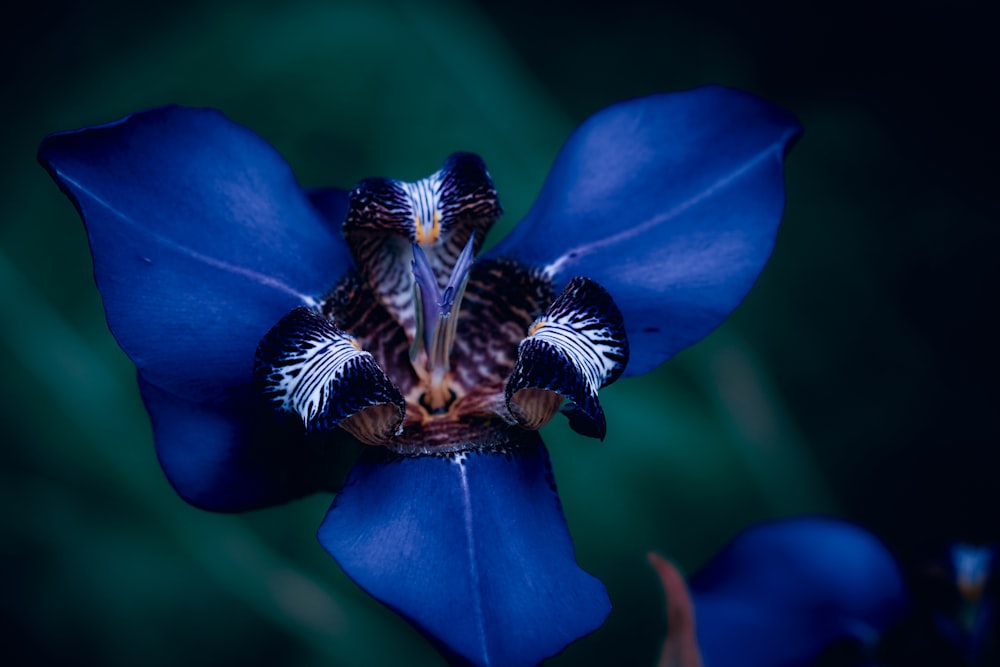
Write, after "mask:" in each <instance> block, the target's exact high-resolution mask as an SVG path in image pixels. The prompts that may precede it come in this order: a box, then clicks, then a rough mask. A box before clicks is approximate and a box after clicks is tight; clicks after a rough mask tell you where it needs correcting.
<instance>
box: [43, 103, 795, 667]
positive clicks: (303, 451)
mask: <svg viewBox="0 0 1000 667" xmlns="http://www.w3.org/2000/svg"><path fill="white" fill-rule="evenodd" d="M798 132H799V128H798V124H797V123H796V122H795V120H794V119H793V118H792V117H791V116H790V115H789V114H788V113H786V112H785V111H783V110H781V109H778V108H776V107H774V106H771V105H769V104H767V103H765V102H762V101H760V100H758V99H756V98H753V97H751V96H749V95H746V94H743V93H740V92H737V91H734V90H729V89H725V88H720V87H709V88H702V89H698V90H693V91H689V92H685V93H679V94H673V95H656V96H652V97H647V98H642V99H638V100H634V101H631V102H626V103H622V104H618V105H616V106H613V107H610V108H608V109H606V110H604V111H602V112H600V113H598V114H597V115H595V116H593V117H592V118H590V119H589V120H588V121H586V122H585V123H584V124H583V125H582V126H581V127H580V128H579V129H577V130H576V132H575V133H574V134H573V135H572V136H571V137H570V138H569V140H568V141H567V143H566V145H565V146H564V148H563V150H562V152H561V153H560V155H559V156H558V158H557V160H556V162H555V165H554V166H553V168H552V171H551V173H550V174H549V177H548V179H547V181H546V183H545V185H544V187H543V189H542V192H541V194H540V196H539V198H538V200H537V202H536V203H535V205H534V207H533V208H532V209H531V210H530V212H529V213H528V215H527V216H526V218H525V219H524V220H523V221H522V222H521V223H520V224H519V225H518V226H517V228H516V229H515V231H514V232H513V233H512V234H510V235H509V236H508V237H507V238H506V239H504V240H503V241H502V242H501V243H500V244H498V245H497V246H496V247H495V248H494V249H493V250H491V251H490V252H489V253H486V254H485V255H483V256H477V253H478V251H479V249H480V246H481V244H482V242H483V239H484V238H485V236H486V233H487V232H488V230H489V228H490V226H491V225H492V224H493V223H494V222H495V221H496V219H497V218H498V217H499V216H500V214H501V207H500V203H499V200H498V198H497V193H496V190H495V188H494V186H493V183H492V181H491V179H490V176H489V173H488V172H487V170H486V168H485V166H484V164H483V162H482V160H480V159H479V158H478V157H477V156H474V155H470V154H464V153H458V154H455V155H453V156H451V157H449V158H448V159H447V160H446V161H445V162H444V164H443V165H442V167H441V168H440V169H439V170H438V171H437V172H435V173H434V174H432V175H431V176H429V177H427V178H425V179H422V180H420V181H417V182H414V183H405V182H401V181H397V180H392V179H385V178H369V179H365V180H363V181H361V182H360V183H359V184H358V185H357V186H356V187H355V188H354V189H352V190H351V191H350V192H344V191H341V190H335V189H328V190H318V191H311V192H306V191H303V190H302V189H301V188H300V187H299V186H298V184H297V183H296V181H295V179H294V177H293V176H292V173H291V170H290V169H289V167H288V165H287V164H286V163H285V162H284V161H283V160H282V159H281V158H280V157H279V156H278V155H277V154H276V153H275V152H274V150H273V149H272V148H271V147H270V146H268V145H267V144H266V143H265V142H264V141H262V140H261V139H260V138H259V137H257V136H256V135H254V134H253V133H252V132H250V131H249V130H247V129H245V128H243V127H240V126H238V125H235V124H233V123H232V122H230V121H229V120H227V119H226V118H225V117H224V116H223V115H222V114H220V113H218V112H216V111H211V110H200V109H187V108H179V107H167V108H161V109H154V110H151V111H146V112H142V113H137V114H134V115H132V116H129V117H127V118H125V119H123V120H120V121H117V122H114V123H110V124H108V125H104V126H100V127H94V128H90V129H85V130H80V131H75V132H67V133H62V134H57V135H53V136H51V137H49V138H48V139H46V140H45V142H44V143H43V145H42V147H41V149H40V152H39V159H40V160H41V162H42V164H43V165H44V166H45V167H46V168H47V169H48V170H49V172H50V173H51V175H52V176H53V178H54V179H55V180H56V181H57V182H58V183H59V185H60V186H61V187H62V189H63V190H64V191H65V192H66V193H67V194H68V195H69V197H70V198H71V199H72V200H73V202H74V203H75V205H76V206H77V208H78V209H79V211H80V214H81V216H82V217H83V219H84V222H85V224H86V227H87V232H88V235H89V238H90V244H91V250H92V254H93V258H94V272H95V278H96V281H97V286H98V288H99V290H100V292H101V294H102V295H103V297H104V306H105V310H106V313H107V318H108V324H109V326H110V328H111V331H112V332H113V333H114V335H115V337H116V338H117V340H118V342H119V344H120V345H121V347H122V348H123V349H124V350H125V352H126V353H127V354H128V356H129V357H130V358H131V359H132V361H133V362H135V365H136V368H137V370H138V382H139V387H140V390H141V393H142V397H143V400H144V401H145V405H146V408H147V410H148V412H149V415H150V419H151V421H152V424H153V431H154V438H155V442H156V450H157V454H158V456H159V459H160V462H161V464H162V466H163V469H164V471H165V472H166V474H167V477H168V478H169V480H170V482H171V484H172V485H173V486H174V488H175V489H176V490H177V492H178V493H179V494H180V495H181V496H182V497H183V498H184V499H185V500H187V501H188V502H190V503H192V504H194V505H197V506H199V507H202V508H205V509H209V510H216V511H238V510H245V509H249V508H254V507H261V506H266V505H272V504H275V503H281V502H284V501H287V500H289V499H292V498H296V497H299V496H303V495H305V494H309V493H313V492H317V491H324V490H326V491H337V492H338V493H337V496H336V498H335V500H334V503H333V506H332V507H331V509H330V512H329V514H328V515H327V517H326V519H325V520H324V522H323V524H322V526H321V528H320V530H319V541H320V543H321V544H322V545H323V546H324V547H325V548H326V549H327V550H328V551H329V552H330V553H331V554H332V555H333V557H334V558H335V559H336V560H337V562H338V563H339V564H340V566H341V567H342V568H343V569H344V571H345V572H346V573H347V574H348V575H349V576H350V577H351V578H352V579H353V580H354V581H355V582H357V583H358V585H360V586H361V587H362V588H363V589H365V590H366V591H368V592H369V593H370V594H371V595H373V596H374V597H376V598H377V599H378V600H380V601H381V602H383V603H384V604H386V605H388V606H389V607H391V608H392V609H394V610H396V611H397V612H398V613H400V614H401V615H403V616H404V617H405V618H407V619H408V620H409V621H411V622H412V623H414V624H415V625H416V626H417V627H418V628H419V629H420V630H421V631H423V632H424V633H425V634H426V635H428V636H429V637H430V638H431V639H432V640H433V641H434V642H435V643H436V644H437V645H438V646H439V647H440V649H441V650H442V651H443V652H444V653H445V654H446V655H448V656H449V657H451V658H453V659H455V660H456V661H460V662H469V663H473V664H483V665H485V664H491V665H531V664H536V663H537V662H539V661H540V660H542V659H544V658H545V657H548V656H551V655H553V654H555V653H558V652H559V651H561V650H562V649H563V648H564V647H565V646H566V645H567V644H568V643H570V642H572V641H574V640H575V639H577V638H579V637H581V636H583V635H584V634H587V633H589V632H591V631H593V630H594V629H596V628H597V627H599V626H600V625H601V623H602V622H603V621H604V619H605V618H606V616H607V615H608V613H609V611H610V603H609V601H608V598H607V594H606V592H605V589H604V586H603V585H602V584H601V583H600V582H599V581H598V580H597V579H595V578H594V577H592V576H591V575H589V574H587V573H586V572H584V571H583V570H581V569H580V568H579V566H578V565H577V564H576V560H575V556H574V553H573V546H572V543H571V541H570V537H569V535H568V532H567V530H566V525H565V521H564V518H563V514H562V509H561V507H560V503H559V500H558V496H557V495H556V489H555V484H554V481H553V476H552V471H551V466H550V462H549V457H548V454H547V452H546V449H545V447H544V445H543V444H542V442H541V439H540V438H539V436H538V433H537V430H538V428H539V427H541V426H542V425H543V424H545V423H546V422H547V421H548V420H549V419H550V418H552V417H553V415H554V414H555V413H556V412H558V411H560V409H562V411H564V412H565V413H566V414H567V415H568V417H569V419H570V425H571V426H572V427H573V428H575V429H576V430H577V431H579V432H581V433H583V434H585V435H589V436H594V437H599V438H603V437H604V434H605V429H606V426H605V417H604V413H603V411H602V410H601V406H600V403H599V401H598V399H597V392H598V390H599V389H600V388H601V387H602V386H604V385H606V384H608V383H610V382H612V381H614V380H615V379H617V378H618V377H627V376H630V375H637V374H640V373H645V372H647V371H649V370H651V369H652V368H654V367H656V366H658V365H659V364H661V363H662V362H664V361H665V360H667V359H668V358H670V357H671V356H672V355H673V354H675V353H676V352H677V351H679V350H681V349H682V348H684V347H686V346H687V345H690V344H691V343H693V342H695V341H697V340H699V339H700V338H702V337H703V336H705V335H706V334H707V333H709V332H710V331H711V330H712V329H714V328H715V327H716V326H718V325H719V323H720V322H722V320H723V319H725V317H726V316H727V315H728V314H729V313H730V312H731V311H732V310H733V308H735V307H736V306H737V305H738V304H739V303H740V301H741V300H742V299H743V297H744V296H745V295H746V293H747V292H748V290H749V289H750V287H751V286H752V284H753V282H754V281H755V280H756V277H757V275H758V273H759V272H760V270H761V269H762V267H763V266H764V263H765V262H766V261H767V258H768V256H769V255H770V253H771V250H772V247H773V244H774V239H775V234H776V231H777V226H778V222H779V219H780V217H781V212H782V208H783V204H784V194H783V188H782V168H783V167H782V162H783V158H784V154H785V151H786V149H787V147H788V146H789V144H790V143H791V142H792V141H793V140H794V138H795V137H796V136H797V135H798ZM564 404H565V406H564ZM359 451H360V454H359ZM355 459H356V460H355ZM348 464H350V465H351V468H350V472H349V473H348V474H347V477H346V479H344V477H343V472H342V471H343V468H344V466H346V465H348Z"/></svg>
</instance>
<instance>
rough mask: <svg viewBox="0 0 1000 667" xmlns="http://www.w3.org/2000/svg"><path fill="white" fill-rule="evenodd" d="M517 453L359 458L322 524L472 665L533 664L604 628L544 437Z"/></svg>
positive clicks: (396, 604)
mask: <svg viewBox="0 0 1000 667" xmlns="http://www.w3.org/2000/svg"><path fill="white" fill-rule="evenodd" d="M528 437H529V440H528V444H526V445H524V446H521V447H519V448H518V449H516V450H512V451H507V452H465V453H462V454H456V455H449V456H426V457H420V458H400V457H391V456H386V455H385V454H384V453H382V452H381V451H375V452H371V454H373V455H371V456H367V457H363V459H362V460H361V461H359V462H358V463H356V464H355V466H354V468H353V469H352V471H351V473H350V475H349V477H348V480H347V481H346V482H345V485H344V488H343V490H342V491H341V492H340V493H339V494H338V496H337V498H336V500H335V501H334V504H333V506H332V507H331V509H330V512H329V514H328V515H327V517H326V520H325V521H324V522H323V525H322V526H321V528H320V530H319V536H318V537H319V541H320V543H321V544H322V545H323V546H324V547H325V548H326V549H327V551H329V552H330V554H331V555H333V557H334V558H335V559H336V560H337V562H338V563H339V564H340V566H341V567H342V568H343V569H344V571H345V572H346V573H347V574H348V576H350V577H351V578H352V579H353V580H354V581H355V582H357V583H358V585H359V586H361V587H362V588H363V589H365V590H366V591H367V592H368V593H369V594H371V595H372V596H373V597H375V598H376V599H378V600H380V601H381V602H383V603H384V604H386V605H387V606H389V607H390V608H392V609H393V610H395V611H397V612H398V613H400V614H401V615H402V616H404V617H405V618H406V619H408V620H409V621H410V622H412V623H413V624H415V625H416V626H417V627H418V628H419V629H420V630H421V631H422V632H424V633H425V634H426V635H428V636H429V637H430V638H431V639H432V640H433V641H435V642H436V643H437V644H438V645H439V646H440V647H441V648H442V650H443V651H444V652H445V653H447V654H450V655H452V656H453V657H455V658H456V659H457V660H459V661H461V662H468V663H471V664H474V665H494V666H499V665H535V664H538V663H539V662H540V661H542V660H543V659H545V658H547V657H549V656H552V655H554V654H556V653H558V652H559V651H561V650H562V649H563V648H565V647H566V646H567V645H568V644H569V643H570V642H572V641H574V640H576V639H578V638H579V637H582V636H583V635H586V634H588V633H590V632H592V631H593V630H595V629H597V628H598V627H599V626H600V625H601V624H602V623H603V622H604V619H605V618H606V617H607V615H608V613H609V612H610V602H609V600H608V597H607V592H606V591H605V589H604V585H603V584H601V582H600V581H598V580H597V579H595V578H594V577H592V576H591V575H589V574H587V573H586V572H584V571H583V570H581V569H580V568H579V566H578V565H577V563H576V559H575V556H574V553H573V545H572V542H571V541H570V537H569V533H568V532H567V529H566V523H565V519H564V518H563V513H562V507H561V504H560V502H559V498H558V496H557V494H556V489H555V484H554V482H553V478H552V472H551V464H550V462H549V457H548V452H546V450H545V447H544V445H543V444H542V443H541V439H540V438H538V437H537V434H534V433H532V434H529V436H528Z"/></svg>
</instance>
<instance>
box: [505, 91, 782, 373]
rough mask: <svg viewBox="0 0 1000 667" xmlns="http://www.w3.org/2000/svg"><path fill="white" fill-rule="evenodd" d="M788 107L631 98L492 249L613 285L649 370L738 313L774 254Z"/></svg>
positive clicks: (558, 167)
mask: <svg viewBox="0 0 1000 667" xmlns="http://www.w3.org/2000/svg"><path fill="white" fill-rule="evenodd" d="M799 132H800V127H799V124H798V122H797V121H796V120H795V119H794V118H793V117H792V116H791V115H790V114H789V113H788V112H786V111H784V110H782V109H780V108H778V107H775V106H773V105H771V104H768V103H766V102H763V101H761V100H759V99H757V98H755V97H752V96H750V95H748V94H746V93H742V92H739V91H736V90H732V89H728V88H722V87H718V86H711V87H705V88H699V89H696V90H692V91H687V92H683V93H674V94H664V95H654V96H651V97H645V98H640V99H637V100H633V101H630V102H624V103H621V104H617V105H615V106H612V107H609V108H608V109H605V110H604V111H601V112H599V113H598V114H596V115H594V116H593V117H591V118H590V119H588V120H587V121H586V122H585V123H583V125H581V126H580V127H579V128H578V129H577V130H576V131H575V132H574V133H573V135H572V136H571V137H570V138H569V140H568V141H567V142H566V145H565V146H564V147H563V149H562V151H561V152H560V154H559V157H558V158H557V160H556V163H555V165H554V166H553V168H552V171H551V172H550V173H549V177H548V179H547V180H546V182H545V185H544V187H543V189H542V192H541V194H540V195H539V197H538V200H537V201H536V202H535V204H534V206H533V207H532V209H531V210H530V211H529V212H528V215H527V216H526V217H525V219H524V220H523V221H522V222H521V223H520V224H518V225H517V227H516V228H515V229H514V231H513V232H512V233H511V234H510V235H509V236H508V237H507V238H506V239H504V240H503V241H502V242H501V243H500V244H498V245H497V247H496V248H494V249H493V251H492V252H491V254H492V255H493V256H507V257H512V258H514V259H517V260H520V261H522V262H524V263H526V264H529V265H533V266H538V267H546V268H548V270H549V272H550V274H551V275H552V276H553V278H554V280H555V282H556V287H557V288H558V287H560V286H561V285H562V284H563V283H565V282H566V281H567V280H568V279H569V278H571V277H573V276H578V275H579V276H586V277H588V278H590V279H592V280H594V281H596V282H598V283H600V284H601V285H603V286H604V287H605V288H606V289H607V290H608V291H609V292H610V293H611V295H612V297H613V298H614V300H615V303H617V304H618V307H619V308H620V309H621V311H622V315H623V316H624V318H625V326H626V330H627V332H628V338H629V344H630V347H631V359H630V360H629V365H628V367H627V368H626V370H625V375H626V376H628V375H638V374H640V373H645V372H647V371H649V370H651V369H653V368H655V367H656V366H657V365H659V364H661V363H662V362H664V361H666V360H667V359H668V358H670V357H671V356H673V355H674V354H676V353H677V352H678V351H680V350H681V349H683V348H685V347H687V346H688V345H690V344H692V343H694V342H696V341H698V340H700V339H701V338H703V337H704V336H705V335H707V334H708V333H709V332H710V331H712V330H713V329H714V328H715V327H717V326H718V325H719V324H720V323H721V322H722V321H723V320H724V319H725V318H726V317H727V316H728V315H729V313H730V312H732V310H733V309H734V308H735V307H736V306H737V305H739V303H740V302H741V301H742V300H743V298H744V296H746V294H747V292H748V291H749V290H750V287H751V286H752V285H753V283H754V281H755V280H756V279H757V276H758V274H759V273H760V271H761V269H762V268H763V266H764V263H765V262H766V261H767V259H768V257H769V256H770V254H771V250H772V249H773V246H774V240H775V235H776V233H777V228H778V223H779V221H780V219H781V214H782V209H783V207H784V186H783V178H782V173H783V171H782V170H783V160H784V155H785V151H786V149H787V148H788V146H789V145H790V143H791V142H792V141H793V140H794V139H795V138H796V137H797V136H798V135H799Z"/></svg>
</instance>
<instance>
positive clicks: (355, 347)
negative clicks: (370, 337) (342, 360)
mask: <svg viewBox="0 0 1000 667" xmlns="http://www.w3.org/2000/svg"><path fill="white" fill-rule="evenodd" d="M347 342H348V343H350V344H351V345H352V346H354V349H355V350H357V351H358V352H363V351H364V350H362V349H361V343H359V342H358V341H356V340H354V339H353V338H349V339H347Z"/></svg>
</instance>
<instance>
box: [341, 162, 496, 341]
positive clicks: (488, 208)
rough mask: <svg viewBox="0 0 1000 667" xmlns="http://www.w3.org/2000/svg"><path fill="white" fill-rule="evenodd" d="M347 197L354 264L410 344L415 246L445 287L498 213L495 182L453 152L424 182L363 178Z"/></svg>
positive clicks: (347, 228)
mask: <svg viewBox="0 0 1000 667" xmlns="http://www.w3.org/2000/svg"><path fill="white" fill-rule="evenodd" d="M349 198H350V205H349V208H348V212H347V218H346V220H345V221H344V226H343V231H344V237H345V238H346V240H347V244H348V246H349V247H350V249H351V254H352V255H353V256H354V261H355V264H356V265H357V266H358V269H359V271H360V273H361V275H362V276H363V277H364V279H365V281H366V282H367V283H368V284H369V285H370V286H371V288H372V289H373V290H374V291H375V293H376V294H377V295H378V298H379V300H380V301H381V302H382V304H383V305H384V306H385V307H386V308H387V309H388V310H389V312H390V313H392V315H393V317H394V318H395V319H396V321H397V322H399V324H400V326H402V327H403V329H404V330H405V331H406V334H407V337H408V338H409V339H410V341H411V342H412V341H413V340H414V338H415V337H416V336H417V332H416V310H415V304H414V301H413V285H414V281H413V272H412V268H411V267H412V262H413V244H417V245H419V246H420V247H421V249H422V250H423V251H424V253H425V255H426V256H427V260H428V262H429V264H430V266H431V268H432V270H433V273H434V276H435V277H436V279H437V282H438V285H439V287H441V288H442V289H444V287H445V285H446V284H447V283H448V279H449V277H450V276H451V274H452V270H453V268H454V266H455V262H456V261H457V260H458V257H459V255H460V254H461V252H462V249H463V248H464V247H465V245H466V244H467V243H468V242H469V239H470V238H473V234H475V240H474V242H473V250H474V251H476V252H478V250H479V248H480V246H481V245H482V242H483V239H485V237H486V232H487V231H488V230H489V228H490V227H492V226H493V224H494V223H495V222H496V221H497V219H498V218H499V217H500V214H501V213H502V208H501V206H500V201H499V199H498V197H497V193H496V189H495V188H494V187H493V181H492V179H491V178H490V175H489V173H488V172H487V171H486V166H485V165H484V164H483V161H482V160H481V159H480V158H479V157H478V156H476V155H473V154H471V153H455V154H454V155H451V156H450V157H449V158H448V159H447V160H445V162H444V164H443V165H442V166H441V168H440V169H439V170H438V171H436V172H434V173H433V174H431V175H430V176H428V177H427V178H424V179H421V180H419V181H414V182H412V183H411V182H405V181H397V180H392V179H386V178H369V179H365V180H363V181H361V182H360V183H359V184H358V185H357V186H355V188H354V189H353V190H352V191H351V193H350V196H349Z"/></svg>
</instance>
